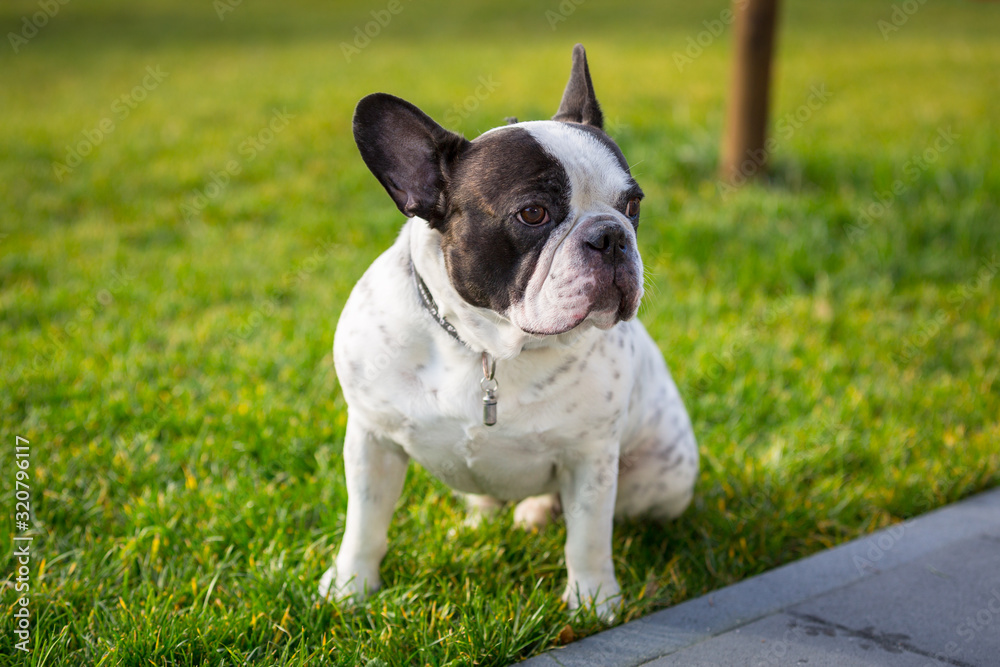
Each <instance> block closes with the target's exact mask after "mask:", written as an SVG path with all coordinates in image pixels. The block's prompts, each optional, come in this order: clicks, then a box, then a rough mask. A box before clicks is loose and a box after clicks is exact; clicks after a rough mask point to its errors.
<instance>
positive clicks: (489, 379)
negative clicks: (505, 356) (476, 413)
mask: <svg viewBox="0 0 1000 667" xmlns="http://www.w3.org/2000/svg"><path fill="white" fill-rule="evenodd" d="M496 369H497V362H496V359H494V358H493V357H492V356H490V355H489V354H488V353H486V352H483V379H482V380H480V382H479V387H480V389H482V390H483V423H484V424H485V425H487V426H493V425H494V424H496V423H497V389H498V388H499V385H498V384H497V381H496V379H495V378H494V377H493V375H494V373H496Z"/></svg>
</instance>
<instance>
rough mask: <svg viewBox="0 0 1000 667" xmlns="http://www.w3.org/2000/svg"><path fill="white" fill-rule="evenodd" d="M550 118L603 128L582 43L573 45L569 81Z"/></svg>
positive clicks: (602, 116)
mask: <svg viewBox="0 0 1000 667" xmlns="http://www.w3.org/2000/svg"><path fill="white" fill-rule="evenodd" d="M552 120H561V121H569V122H573V123H583V124H585V125H593V126H594V127H596V128H597V129H599V130H603V129H604V114H602V113H601V106H600V105H599V104H598V103H597V95H595V94H594V84H593V83H592V82H591V81H590V68H589V67H587V52H586V51H584V49H583V44H577V45H576V46H574V47H573V68H572V69H571V70H570V73H569V83H567V84H566V91H565V92H564V93H563V98H562V102H561V103H560V104H559V111H557V112H556V115H555V116H553V117H552Z"/></svg>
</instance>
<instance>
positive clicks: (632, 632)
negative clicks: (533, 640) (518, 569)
mask: <svg viewBox="0 0 1000 667" xmlns="http://www.w3.org/2000/svg"><path fill="white" fill-rule="evenodd" d="M519 664H520V665H521V666H522V667H641V666H648V667H654V666H656V667H664V666H666V665H685V666H687V665H706V666H708V665H712V666H724V665H806V664H808V665H809V666H810V667H817V666H821V667H826V666H833V665H837V666H841V665H843V666H847V667H851V666H854V665H889V666H897V665H899V666H907V667H909V666H918V667H924V666H930V665H955V666H957V667H971V666H975V667H979V666H987V665H989V666H996V665H1000V489H994V490H992V491H988V492H985V493H982V494H980V495H978V496H975V497H972V498H969V499H967V500H964V501H962V502H960V503H956V504H954V505H949V506H947V507H944V508H941V509H938V510H935V511H934V512H930V513H929V514H926V515H924V516H921V517H917V518H916V519H913V520H911V521H907V522H905V523H902V524H899V525H896V526H892V527H890V528H888V529H886V530H883V531H880V532H878V533H875V534H872V535H869V536H867V537H865V538H862V539H859V540H855V541H853V542H849V543H847V544H844V545H841V546H839V547H836V548H834V549H830V550H828V551H824V552H821V553H819V554H816V555H814V556H811V557H809V558H804V559H802V560H800V561H797V562H795V563H791V564H789V565H785V566H783V567H780V568H776V569H775V570H772V571H770V572H766V573H764V574H761V575H759V576H757V577H753V578H751V579H748V580H746V581H742V582H740V583H738V584H735V585H733V586H729V587H727V588H723V589H720V590H718V591H714V592H713V593H709V594H708V595H705V596H702V597H700V598H697V599H694V600H689V601H688V602H685V603H682V604H679V605H677V606H675V607H671V608H670V609H664V610H662V611H659V612H656V613H654V614H651V615H650V616H647V617H645V618H642V619H639V620H636V621H632V622H630V623H626V624H624V625H621V626H619V627H617V628H613V629H611V630H608V631H606V632H602V633H599V634H597V635H594V636H592V637H588V638H586V639H583V640H581V641H579V642H576V643H573V644H570V645H569V646H567V647H564V648H561V649H556V650H553V651H550V652H548V653H546V654H543V655H541V656H538V657H536V658H532V659H530V660H527V661H525V662H522V663H519Z"/></svg>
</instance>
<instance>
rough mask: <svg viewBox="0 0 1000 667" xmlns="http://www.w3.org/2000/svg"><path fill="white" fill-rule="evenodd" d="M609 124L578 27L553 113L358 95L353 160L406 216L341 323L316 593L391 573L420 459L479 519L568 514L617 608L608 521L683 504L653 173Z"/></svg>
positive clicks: (683, 424) (691, 477)
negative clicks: (342, 475) (339, 507)
mask: <svg viewBox="0 0 1000 667" xmlns="http://www.w3.org/2000/svg"><path fill="white" fill-rule="evenodd" d="M602 126H603V118H602V114H601V109H600V107H599V105H598V103H597V98H596V97H595V95H594V90H593V85H592V83H591V78H590V72H589V70H588V67H587V60H586V54H585V53H584V50H583V47H581V46H579V45H578V46H577V47H576V48H575V49H574V50H573V66H572V71H571V74H570V79H569V83H568V84H567V86H566V92H565V93H564V95H563V99H562V102H561V104H560V105H559V109H558V111H557V112H556V115H555V116H554V117H553V119H552V120H544V121H532V122H523V123H513V124H510V125H505V126H503V127H498V128H496V129H493V130H490V131H488V132H486V133H485V134H483V135H481V136H479V137H478V138H476V139H474V140H472V141H469V140H467V139H465V138H464V137H462V136H460V135H458V134H454V133H452V132H449V131H448V130H446V129H444V128H442V127H441V126H440V125H438V124H437V123H436V122H434V121H433V120H431V118H429V117H428V116H427V115H426V114H424V113H423V112H422V111H420V110H419V109H418V108H417V107H415V106H413V105H412V104H410V103H408V102H405V101H403V100H401V99H399V98H397V97H393V96H391V95H387V94H383V93H377V94H374V95H369V96H368V97H366V98H364V99H363V100H361V102H360V103H359V104H358V107H357V110H356V112H355V116H354V136H355V140H356V141H357V144H358V148H359V149H360V151H361V156H362V158H363V159H364V161H365V164H367V165H368V167H369V168H370V169H371V171H372V173H373V174H374V175H375V176H376V178H378V180H379V182H380V183H381V184H382V186H383V187H384V188H385V189H386V191H387V192H388V193H389V196H390V197H392V199H393V201H394V202H395V203H396V206H397V207H398V208H399V210H400V211H401V212H403V213H404V214H405V215H406V216H408V217H409V218H410V219H409V220H408V221H407V222H406V224H405V225H404V226H403V229H402V232H401V233H400V235H399V237H398V239H397V240H396V242H395V243H394V244H393V245H392V247H390V248H389V249H388V250H387V251H386V252H385V253H384V254H383V255H382V256H380V257H379V258H378V259H377V260H375V262H374V263H373V264H372V265H371V267H370V268H369V269H368V270H367V271H366V272H365V274H364V276H362V278H361V280H360V281H358V284H357V285H356V286H355V288H354V291H353V292H352V293H351V296H350V298H349V299H348V301H347V304H346V306H345V307H344V312H343V314H342V315H341V318H340V322H339V324H338V325H337V333H336V337H335V340H334V345H333V352H334V360H335V363H336V367H337V375H338V377H339V378H340V383H341V386H342V387H343V392H344V396H345V398H346V400H347V405H348V420H347V435H346V441H345V443H344V461H345V467H346V475H347V489H348V494H349V499H348V506H347V521H346V527H345V530H344V539H343V543H342V544H341V547H340V552H339V554H338V555H337V559H336V562H335V564H334V566H333V567H331V568H330V569H329V570H328V571H327V572H326V574H325V575H324V576H323V579H322V581H321V582H320V594H321V595H322V596H323V597H326V598H329V599H347V598H351V599H354V600H359V599H362V598H364V597H365V596H366V595H368V594H370V593H371V592H373V591H374V590H376V589H377V588H378V587H379V585H380V579H379V563H380V562H381V560H382V558H383V556H384V555H385V553H386V548H387V542H386V534H387V531H388V527H389V522H390V520H391V519H392V512H393V508H394V506H395V504H396V501H397V499H398V498H399V495H400V492H401V489H402V486H403V478H404V476H405V472H406V467H407V465H408V464H409V461H410V459H413V460H415V461H417V462H418V463H419V464H420V465H422V466H424V467H425V468H426V469H427V470H428V471H430V472H431V473H432V474H434V475H435V476H436V477H438V478H439V479H440V480H442V481H443V482H445V483H446V484H448V485H449V486H451V487H452V488H454V489H456V490H457V491H459V492H461V493H464V494H466V495H467V497H468V501H469V510H470V513H472V515H473V518H476V517H477V516H481V515H482V514H483V513H486V512H491V511H495V510H496V509H497V508H499V507H500V506H501V503H502V502H503V501H517V502H518V504H517V507H516V508H515V510H514V512H515V514H514V516H515V520H516V521H517V522H518V523H520V524H522V525H538V524H541V523H544V522H545V521H547V520H549V519H550V518H552V517H553V516H556V515H557V514H558V513H559V512H561V513H562V514H563V516H564V517H565V521H566V566H567V570H568V583H567V586H566V592H565V598H566V600H567V601H568V602H569V605H570V607H571V608H576V607H578V606H580V605H591V604H593V605H596V606H597V610H598V612H599V613H601V614H602V615H604V616H605V617H608V616H610V615H612V614H613V612H614V608H615V606H616V605H617V603H618V601H619V588H618V582H617V581H616V579H615V573H614V568H613V565H612V560H611V533H612V522H613V520H614V518H615V517H616V516H619V517H626V516H627V517H632V516H648V517H651V518H653V519H670V518H673V517H676V516H677V515H678V514H680V513H681V512H683V511H684V509H685V507H687V505H688V503H689V502H690V500H691V495H692V489H693V487H694V482H695V478H696V476H697V471H698V451H697V445H696V443H695V438H694V435H693V434H692V431H691V423H690V421H689V419H688V415H687V412H686V411H685V409H684V405H683V403H682V402H681V398H680V396H679V395H678V392H677V388H676V386H675V384H674V382H673V380H672V379H671V377H670V373H669V372H668V370H667V367H666V364H665V363H664V361H663V357H662V356H661V354H660V352H659V350H658V348H657V346H656V345H655V344H654V343H653V341H652V339H651V338H650V337H649V335H648V334H647V333H646V330H645V329H644V328H643V326H642V324H640V323H639V322H638V321H637V320H636V319H635V314H636V311H637V309H638V307H639V301H640V299H641V298H642V292H643V269H642V259H641V257H640V256H639V249H638V246H637V243H636V234H637V232H638V230H639V229H640V202H641V200H642V197H643V195H642V190H641V188H640V187H639V184H638V183H636V181H635V179H633V178H632V174H631V172H630V170H629V166H628V163H627V162H626V161H625V157H624V156H623V155H622V152H621V150H620V149H619V148H618V146H617V145H616V144H615V143H614V141H613V140H612V139H611V138H610V137H609V136H608V135H607V134H605V133H604V131H603V129H602Z"/></svg>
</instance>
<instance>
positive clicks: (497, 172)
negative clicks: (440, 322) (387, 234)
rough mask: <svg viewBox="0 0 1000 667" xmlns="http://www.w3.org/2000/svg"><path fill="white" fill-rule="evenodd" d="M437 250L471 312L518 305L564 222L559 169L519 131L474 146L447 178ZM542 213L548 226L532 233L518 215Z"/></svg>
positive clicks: (563, 177) (564, 186)
mask: <svg viewBox="0 0 1000 667" xmlns="http://www.w3.org/2000/svg"><path fill="white" fill-rule="evenodd" d="M449 189H450V197H449V204H448V206H449V208H448V214H447V219H446V222H445V224H444V225H443V229H442V234H443V235H444V238H443V239H442V241H441V248H442V250H443V251H444V258H445V264H446V266H447V269H448V275H449V277H450V278H451V282H452V285H454V286H455V289H457V290H458V292H459V294H460V295H461V296H462V298H463V299H465V300H466V301H467V302H469V303H470V304H472V305H474V306H478V307H482V308H490V309H491V310H494V311H496V312H499V313H502V312H504V311H506V310H507V309H508V308H509V307H510V305H511V304H512V303H514V302H517V301H520V300H521V298H523V296H524V293H525V291H526V289H527V286H528V282H529V281H530V280H531V276H532V274H533V273H534V271H535V267H536V265H537V263H538V258H539V256H540V255H541V252H542V248H543V247H544V246H545V242H546V241H547V240H548V238H549V235H550V234H551V233H552V231H553V230H554V229H556V228H557V227H558V226H559V225H560V224H561V223H562V222H563V221H564V220H565V219H566V216H567V215H568V214H569V210H570V204H569V200H570V194H571V193H570V183H569V177H568V175H567V174H566V170H565V169H564V168H563V166H562V164H561V163H560V162H559V161H558V160H556V159H555V158H554V157H552V156H551V155H549V154H548V153H546V152H545V150H544V149H543V148H542V146H541V145H540V144H539V143H538V142H537V141H536V140H535V138H534V137H532V136H531V134H530V133H529V132H528V131H527V130H524V129H522V128H517V127H511V128H504V129H500V130H496V131H494V132H490V133H489V134H487V135H485V136H482V137H480V138H478V139H476V140H475V141H473V142H472V144H471V146H470V147H469V148H468V150H466V151H465V152H464V153H463V154H462V156H461V157H460V158H459V160H458V161H457V163H456V164H455V166H454V169H453V171H452V179H451V183H450V188H449ZM530 205H537V206H543V207H545V209H546V210H547V211H548V212H549V218H550V219H549V221H548V222H547V223H545V224H542V225H537V226H529V225H526V224H524V223H522V222H520V221H519V220H518V219H517V213H518V211H520V210H521V209H522V208H524V207H526V206H530Z"/></svg>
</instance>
